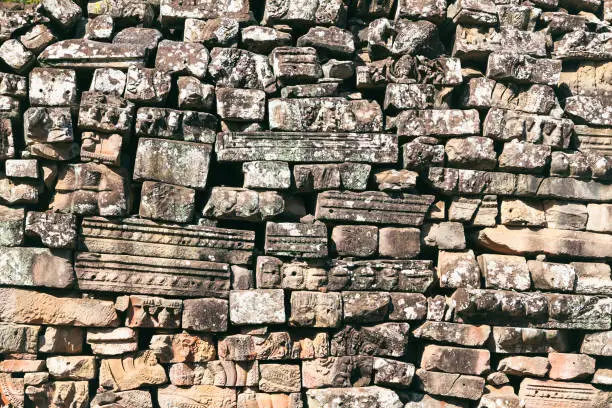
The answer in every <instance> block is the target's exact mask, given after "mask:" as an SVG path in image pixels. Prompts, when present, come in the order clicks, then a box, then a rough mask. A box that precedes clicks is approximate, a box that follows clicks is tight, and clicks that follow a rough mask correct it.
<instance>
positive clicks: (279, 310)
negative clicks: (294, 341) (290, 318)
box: [229, 289, 285, 325]
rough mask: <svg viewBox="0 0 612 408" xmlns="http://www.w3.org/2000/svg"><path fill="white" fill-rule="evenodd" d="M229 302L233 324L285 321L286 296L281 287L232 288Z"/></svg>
mask: <svg viewBox="0 0 612 408" xmlns="http://www.w3.org/2000/svg"><path fill="white" fill-rule="evenodd" d="M229 302H230V309H229V315H230V322H231V323H232V324H236V325H245V324H282V323H285V296H284V292H283V291H282V290H280V289H260V290H254V289H251V290H232V291H231V292H230V298H229Z"/></svg>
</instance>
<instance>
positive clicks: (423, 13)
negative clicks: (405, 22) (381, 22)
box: [364, 0, 447, 24]
mask: <svg viewBox="0 0 612 408" xmlns="http://www.w3.org/2000/svg"><path fill="white" fill-rule="evenodd" d="M364 3H366V2H364ZM370 4H372V5H373V4H374V3H370ZM371 7H372V6H371ZM446 7H447V4H446V2H445V1H441V0H401V1H399V2H398V5H397V14H396V16H397V17H399V18H409V19H419V20H420V19H424V20H429V21H432V22H434V23H436V24H439V23H440V22H442V20H444V19H445V18H446ZM387 14H388V13H387ZM381 17H385V16H381Z"/></svg>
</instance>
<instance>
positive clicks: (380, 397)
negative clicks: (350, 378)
mask: <svg viewBox="0 0 612 408" xmlns="http://www.w3.org/2000/svg"><path fill="white" fill-rule="evenodd" d="M306 398H307V401H308V402H307V404H308V405H307V406H308V407H309V408H325V407H329V406H331V405H332V404H335V403H337V404H341V405H342V406H350V407H353V408H368V407H372V408H374V407H375V408H402V407H403V405H404V404H402V402H401V401H400V399H399V396H398V395H397V394H396V393H395V391H393V390H390V389H387V388H383V387H378V386H373V387H352V388H322V389H313V390H308V391H306Z"/></svg>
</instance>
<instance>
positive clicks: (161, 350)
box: [149, 332, 217, 363]
mask: <svg viewBox="0 0 612 408" xmlns="http://www.w3.org/2000/svg"><path fill="white" fill-rule="evenodd" d="M149 349H151V350H153V352H154V353H155V356H156V357H157V360H158V361H159V362H160V363H184V362H189V363H192V362H195V363H200V362H204V361H211V360H214V359H215V357H216V355H217V353H216V350H215V341H214V340H213V338H212V337H211V336H208V335H197V334H189V333H187V332H182V333H178V334H154V335H153V336H152V337H151V343H150V344H149Z"/></svg>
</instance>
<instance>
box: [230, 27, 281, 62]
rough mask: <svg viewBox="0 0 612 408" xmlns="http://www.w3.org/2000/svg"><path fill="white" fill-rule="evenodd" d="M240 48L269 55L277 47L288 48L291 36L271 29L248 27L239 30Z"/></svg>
mask: <svg viewBox="0 0 612 408" xmlns="http://www.w3.org/2000/svg"><path fill="white" fill-rule="evenodd" d="M240 38H241V43H240V45H241V47H243V48H244V49H246V50H248V51H251V52H254V53H257V54H261V55H269V54H271V53H272V51H273V50H274V49H275V48H277V47H286V46H290V45H291V43H292V42H293V41H292V40H293V39H292V37H291V34H289V33H286V32H284V31H281V30H276V29H274V28H272V27H261V26H250V27H244V28H243V29H242V30H240Z"/></svg>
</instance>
